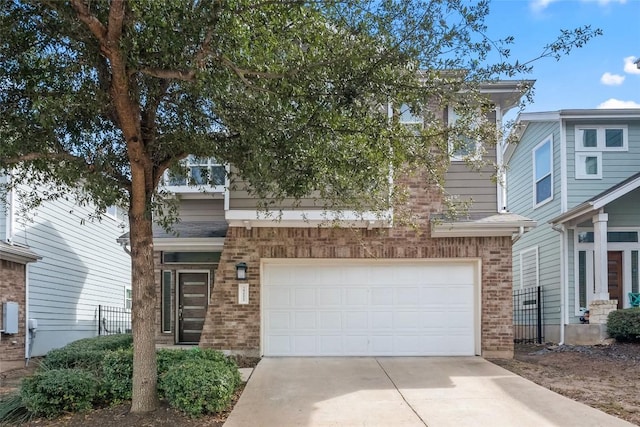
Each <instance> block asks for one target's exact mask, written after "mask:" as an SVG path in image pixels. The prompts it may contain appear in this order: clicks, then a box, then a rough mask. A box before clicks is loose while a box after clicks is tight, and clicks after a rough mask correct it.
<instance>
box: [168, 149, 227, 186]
mask: <svg viewBox="0 0 640 427" xmlns="http://www.w3.org/2000/svg"><path fill="white" fill-rule="evenodd" d="M185 166H186V174H176V173H173V172H171V171H167V172H166V173H165V176H164V184H165V186H167V187H186V186H188V185H195V186H205V187H214V188H215V187H223V186H224V184H225V179H226V168H225V166H224V165H223V164H221V163H220V162H218V161H217V160H216V159H214V158H213V157H196V156H189V157H187V159H186V160H185Z"/></svg>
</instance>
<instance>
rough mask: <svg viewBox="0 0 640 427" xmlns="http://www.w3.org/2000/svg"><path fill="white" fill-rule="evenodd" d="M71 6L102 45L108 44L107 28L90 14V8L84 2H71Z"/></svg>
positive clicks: (73, 0) (74, 0)
mask: <svg viewBox="0 0 640 427" xmlns="http://www.w3.org/2000/svg"><path fill="white" fill-rule="evenodd" d="M71 5H72V6H73V8H74V9H75V10H76V13H77V14H78V19H79V20H80V21H82V22H83V23H84V24H85V25H86V26H87V27H88V28H89V30H90V31H91V32H92V33H93V35H94V36H96V38H97V39H98V41H99V42H100V44H101V45H105V44H106V42H107V28H106V27H105V26H104V25H103V24H102V22H100V21H99V20H98V18H96V17H95V16H93V15H92V14H91V12H89V7H88V6H87V5H86V4H85V3H84V1H83V0H71Z"/></svg>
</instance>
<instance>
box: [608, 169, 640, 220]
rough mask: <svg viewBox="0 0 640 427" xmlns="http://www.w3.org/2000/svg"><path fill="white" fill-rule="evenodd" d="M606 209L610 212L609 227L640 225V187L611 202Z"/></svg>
mask: <svg viewBox="0 0 640 427" xmlns="http://www.w3.org/2000/svg"><path fill="white" fill-rule="evenodd" d="M638 168H640V163H639V165H638ZM605 211H606V212H607V213H608V214H609V222H608V224H607V225H608V227H640V188H637V189H635V190H633V191H632V192H630V193H628V194H627V195H625V196H623V197H621V198H620V199H618V200H616V201H614V202H611V203H609V204H608V205H607V207H606V208H605Z"/></svg>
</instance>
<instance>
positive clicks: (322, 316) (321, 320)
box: [318, 311, 344, 331]
mask: <svg viewBox="0 0 640 427" xmlns="http://www.w3.org/2000/svg"><path fill="white" fill-rule="evenodd" d="M343 325H344V322H343V320H342V312H340V311H321V312H319V313H318V328H319V329H320V330H324V331H327V330H329V331H341V330H342V328H343Z"/></svg>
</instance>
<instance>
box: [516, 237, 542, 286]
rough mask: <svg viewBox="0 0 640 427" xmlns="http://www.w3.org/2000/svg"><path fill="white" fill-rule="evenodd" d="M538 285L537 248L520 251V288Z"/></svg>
mask: <svg viewBox="0 0 640 427" xmlns="http://www.w3.org/2000/svg"><path fill="white" fill-rule="evenodd" d="M532 286H538V248H537V247H534V248H530V249H526V250H523V251H520V288H530V287H532Z"/></svg>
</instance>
